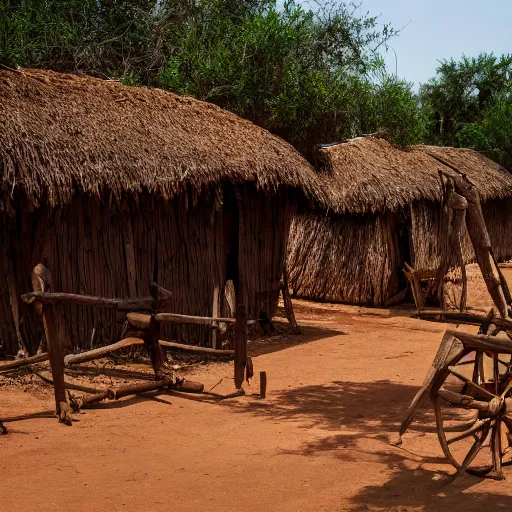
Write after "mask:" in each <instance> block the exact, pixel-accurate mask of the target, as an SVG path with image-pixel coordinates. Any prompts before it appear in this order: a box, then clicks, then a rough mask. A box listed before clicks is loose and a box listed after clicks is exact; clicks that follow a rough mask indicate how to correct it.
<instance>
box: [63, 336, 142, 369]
mask: <svg viewBox="0 0 512 512" xmlns="http://www.w3.org/2000/svg"><path fill="white" fill-rule="evenodd" d="M132 345H144V340H142V339H140V338H124V339H123V340H121V341H118V342H117V343H113V344H112V345H105V346H104V347H99V348H95V349H93V350H89V351H87V352H81V353H80V354H68V355H67V356H66V357H65V358H64V365H65V366H69V365H72V364H81V363H86V362H88V361H94V360H95V359H101V358H102V357H105V356H107V355H108V354H110V353H111V352H114V351H116V350H119V349H121V348H125V347H131V346H132Z"/></svg>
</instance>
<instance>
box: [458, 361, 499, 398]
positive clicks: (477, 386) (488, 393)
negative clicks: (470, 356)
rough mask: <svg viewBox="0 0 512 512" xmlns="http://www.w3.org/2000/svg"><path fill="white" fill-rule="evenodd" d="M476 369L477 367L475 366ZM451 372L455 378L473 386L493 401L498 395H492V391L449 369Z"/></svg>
mask: <svg viewBox="0 0 512 512" xmlns="http://www.w3.org/2000/svg"><path fill="white" fill-rule="evenodd" d="M475 367H476V365H475ZM448 370H449V372H450V373H451V374H452V375H454V376H455V377H457V378H458V379H460V380H462V381H464V382H465V383H466V384H468V386H471V387H472V388H474V389H477V390H478V391H480V392H481V393H482V394H483V395H484V396H486V397H488V398H490V399H492V398H495V397H496V395H494V394H493V393H491V392H490V391H487V389H485V388H483V387H482V386H480V385H479V384H477V383H476V382H474V381H472V380H471V379H468V378H467V377H464V375H461V374H460V373H458V372H456V371H455V370H453V369H452V368H448ZM474 375H475V373H473V376H474Z"/></svg>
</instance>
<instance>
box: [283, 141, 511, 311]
mask: <svg viewBox="0 0 512 512" xmlns="http://www.w3.org/2000/svg"><path fill="white" fill-rule="evenodd" d="M317 161H318V173H319V175H320V176H321V177H322V179H323V181H324V183H325V186H326V188H328V189H329V191H330V193H331V198H330V210H329V211H328V212H327V213H324V214H323V215H318V214H305V215H301V216H298V217H297V218H296V219H295V220H294V222H293V224H292V228H291V233H290V241H289V249H288V252H289V254H288V271H289V273H290V284H291V286H292V288H293V291H294V293H295V295H297V296H299V297H309V298H314V299H319V300H325V301H339V302H345V303H349V304H365V305H376V306H382V305H384V304H386V303H387V302H388V301H390V300H391V299H392V298H394V297H395V296H397V294H399V292H400V291H401V290H402V289H403V288H404V287H405V282H404V280H403V279H404V278H403V274H402V268H403V266H404V262H407V263H409V264H411V265H412V266H413V267H414V268H415V269H417V270H434V269H436V268H437V267H438V266H439V262H440V247H439V243H438V242H439V228H440V213H441V212H440V210H441V209H440V200H441V193H442V192H441V185H440V180H439V174H438V170H443V171H446V172H453V170H452V169H451V168H450V166H451V167H455V168H457V169H459V170H460V171H461V172H463V173H465V174H467V176H468V177H469V178H470V179H471V181H472V182H473V183H474V184H475V185H476V186H477V187H478V190H479V191H480V196H481V200H482V203H483V211H484V216H485V219H486V222H487V227H488V229H489V232H490V236H491V240H492V243H493V247H494V250H495V254H496V256H497V257H498V258H501V259H504V258H508V257H510V256H512V233H511V231H510V229H507V226H510V225H511V222H512V176H511V175H510V174H509V173H508V172H507V171H506V170H505V169H503V168H502V167H500V166H499V165H498V164H496V163H494V162H492V161H491V160H489V159H487V158H485V157H484V156H482V155H481V154H479V153H477V152H476V151H472V150H469V149H456V148H447V147H431V146H414V147H410V148H406V149H399V148H396V147H393V146H392V145H391V144H389V143H388V142H387V141H385V140H383V139H378V138H373V137H364V138H357V139H353V140H351V141H349V142H347V143H344V144H336V145H330V146H326V147H323V148H320V149H319V151H318V154H317ZM463 253H464V257H465V260H466V261H467V262H469V261H471V260H472V258H473V252H472V248H471V244H470V242H469V239H468V237H467V236H466V238H465V240H464V241H463Z"/></svg>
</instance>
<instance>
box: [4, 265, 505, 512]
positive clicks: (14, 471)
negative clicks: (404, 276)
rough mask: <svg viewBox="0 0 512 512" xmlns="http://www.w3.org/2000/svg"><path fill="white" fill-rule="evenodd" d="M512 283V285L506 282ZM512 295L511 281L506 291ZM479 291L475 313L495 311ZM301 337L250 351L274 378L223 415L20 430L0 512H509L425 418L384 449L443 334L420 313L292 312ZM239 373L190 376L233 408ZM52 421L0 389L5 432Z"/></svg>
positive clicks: (176, 409) (123, 407)
mask: <svg viewBox="0 0 512 512" xmlns="http://www.w3.org/2000/svg"><path fill="white" fill-rule="evenodd" d="M506 273H507V277H508V278H510V277H512V271H510V269H506ZM509 280H510V281H512V279H509ZM486 300H487V299H486V295H485V293H483V288H482V286H481V283H480V282H479V281H478V280H477V281H475V280H473V281H471V282H470V304H471V305H478V306H485V305H487V304H486V303H485V301H486ZM295 309H296V314H297V318H298V320H299V323H301V324H302V325H306V326H307V327H305V328H304V334H303V335H302V336H298V337H293V336H289V337H277V338H275V339H271V340H266V341H260V342H257V343H253V344H251V345H250V347H251V351H252V352H253V353H255V354H261V355H256V356H255V357H254V359H253V361H254V366H255V370H256V371H260V370H266V371H267V374H268V396H267V399H265V400H259V399H258V398H257V397H255V396H251V393H257V392H258V386H257V383H254V384H253V385H252V386H251V387H248V388H247V391H248V395H247V396H246V397H243V398H237V399H233V400H229V401H225V402H222V403H220V404H211V403H199V402H196V401H192V400H186V399H183V398H177V397H176V396H170V395H166V394H161V395H158V396H154V395H153V396H149V397H146V398H137V399H131V400H121V401H120V402H118V403H114V404H106V405H102V406H98V407H97V408H96V409H94V410H91V409H89V410H87V411H85V412H83V413H82V414H80V415H78V419H79V421H78V422H76V423H74V425H73V427H71V428H70V427H65V426H63V425H59V424H58V423H57V421H56V419H54V418H52V419H31V420H28V421H23V422H17V423H9V424H7V426H8V427H9V430H10V434H9V435H7V436H1V437H0V457H1V458H0V474H1V488H0V511H2V512H4V511H5V512H32V511H34V512H35V511H38V512H46V511H52V512H53V511H55V512H57V511H66V512H68V511H71V510H72V511H75V512H82V511H84V512H85V511H87V512H103V511H109V512H115V511H144V512H146V511H147V512H153V511H155V512H157V511H158V512H160V511H168V510H173V509H177V510H179V511H180V512H188V511H212V512H214V511H215V512H216V511H219V512H220V511H222V512H224V511H234V510H250V511H253V512H258V511H280V512H281V511H282V512H288V511H290V512H291V511H301V512H303V511H329V512H331V511H333V512H334V511H382V512H384V511H386V512H391V511H396V512H405V511H408V512H411V511H425V512H434V511H435V512H437V511H453V512H457V511H463V512H476V511H484V510H492V511H493V512H497V511H501V510H503V511H505V510H506V511H510V510H512V488H511V481H512V469H510V468H506V469H505V472H506V474H507V475H508V477H509V479H508V480H506V481H503V482H499V481H493V480H483V479H478V478H475V477H470V476H460V475H455V471H454V469H453V468H452V467H451V466H450V465H449V464H448V463H447V462H446V461H445V459H444V457H443V454H442V452H441V448H440V446H439V443H438V441H437V437H436V435H435V433H434V424H433V422H432V414H431V412H430V410H427V411H425V412H424V413H422V415H421V418H420V419H421V421H419V422H416V423H414V424H413V430H411V432H409V433H407V434H406V435H405V437H404V444H403V446H402V447H401V448H397V447H393V446H391V445H389V444H388V442H387V441H388V438H389V436H390V435H392V434H393V433H394V432H396V430H397V427H398V424H399V421H400V417H401V415H402V413H403V411H404V409H405V407H406V406H407V405H408V403H409V401H410V400H411V399H412V397H413V396H414V394H415V392H416V390H417V389H418V386H419V385H420V384H421V382H422V380H423V378H424V376H425V374H426V372H427V369H428V367H429V366H430V364H431V362H432V359H433V357H434V354H435V352H436V350H437V347H438V345H439V342H440V339H441V337H442V333H443V331H444V329H445V328H446V325H443V324H436V323H432V322H426V321H422V320H417V319H412V318H409V317H408V315H410V314H411V312H412V310H410V309H409V310H404V309H401V310H398V309H393V310H390V311H387V310H374V311H373V314H371V315H370V314H368V313H369V310H365V309H361V308H357V307H349V306H341V305H331V304H313V303H309V302H304V301H296V302H295ZM230 375H231V366H230V365H229V364H228V363H215V364H210V365H207V366H203V367H201V369H199V370H196V371H195V372H194V376H193V377H192V378H193V379H194V380H200V381H202V382H204V383H205V384H206V387H207V389H208V388H209V387H211V386H213V385H214V384H215V383H217V382H218V381H219V380H220V379H221V378H224V381H223V383H222V384H221V385H220V386H218V387H216V391H221V392H230V391H231V390H232V389H231V387H230V386H231V385H230V384H229V382H230V381H229V377H230ZM51 406H52V398H51V393H50V392H49V390H48V389H46V390H44V391H42V392H38V393H34V391H33V390H31V391H29V392H23V390H22V389H20V388H19V387H8V386H3V387H1V388H0V417H2V416H10V415H14V414H22V413H28V412H34V411H38V410H43V409H47V408H50V407H51Z"/></svg>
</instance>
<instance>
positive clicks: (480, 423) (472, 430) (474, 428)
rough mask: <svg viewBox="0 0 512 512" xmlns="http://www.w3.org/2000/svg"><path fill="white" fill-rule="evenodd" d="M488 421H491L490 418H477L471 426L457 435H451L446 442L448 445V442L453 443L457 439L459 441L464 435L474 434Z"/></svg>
mask: <svg viewBox="0 0 512 512" xmlns="http://www.w3.org/2000/svg"><path fill="white" fill-rule="evenodd" d="M490 421H491V418H485V419H483V420H482V419H480V420H477V421H476V422H475V424H474V425H473V426H472V427H471V428H469V429H468V430H466V431H465V432H462V433H461V434H459V435H458V436H455V437H452V438H451V439H448V440H447V443H448V444H449V445H450V444H452V443H455V442H457V441H461V440H462V439H465V438H466V437H469V436H474V435H475V434H476V433H478V432H480V430H482V429H484V428H485V427H486V426H487V424H488V423H490ZM445 430H446V429H445Z"/></svg>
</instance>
